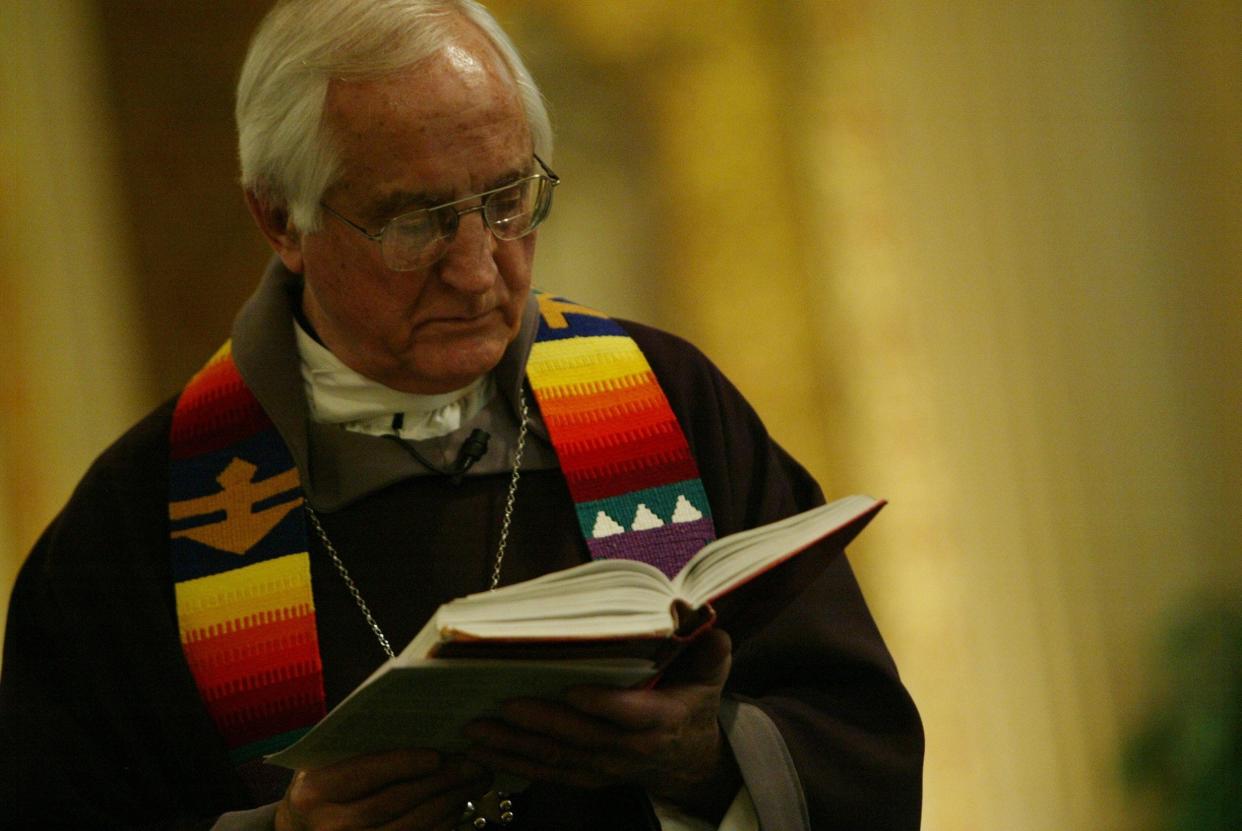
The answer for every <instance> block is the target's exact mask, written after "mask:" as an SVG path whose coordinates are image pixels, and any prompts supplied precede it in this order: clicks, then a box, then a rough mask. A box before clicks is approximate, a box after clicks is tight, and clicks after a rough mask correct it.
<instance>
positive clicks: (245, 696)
mask: <svg viewBox="0 0 1242 831" xmlns="http://www.w3.org/2000/svg"><path fill="white" fill-rule="evenodd" d="M207 710H208V712H209V713H211V717H212V719H214V720H215V722H216V725H217V726H218V727H219V728H220V730H221V732H222V733H223V734H224V741H225V744H227V745H228V747H229V748H230V749H232V748H237V747H241V746H243V745H247V744H250V743H251V742H257V741H259V740H261V739H266V738H270V737H272V736H276V735H279V734H281V733H287V732H289V731H290V730H296V729H298V728H304V727H308V726H310V725H312V724H314V723H315V722H317V721H318V720H319V719H321V718H323V692H322V687H321V684H320V680H319V675H318V673H317V672H315V673H312V672H310V671H309V670H307V671H304V672H300V673H297V674H294V673H288V674H287V677H284V678H281V679H279V680H277V681H274V682H271V683H265V684H264V685H263V686H262V687H256V688H254V689H248V690H241V691H239V692H237V693H233V694H231V695H228V696H225V697H222V698H217V699H215V700H213V701H209V702H207Z"/></svg>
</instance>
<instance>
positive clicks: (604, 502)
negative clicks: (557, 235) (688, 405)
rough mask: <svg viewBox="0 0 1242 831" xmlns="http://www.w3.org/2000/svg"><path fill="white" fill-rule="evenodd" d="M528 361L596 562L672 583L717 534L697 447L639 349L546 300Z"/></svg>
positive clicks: (587, 313)
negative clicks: (640, 569) (635, 566)
mask: <svg viewBox="0 0 1242 831" xmlns="http://www.w3.org/2000/svg"><path fill="white" fill-rule="evenodd" d="M537 299H538V301H539V311H540V321H539V331H538V334H537V335H536V336H535V343H534V345H533V346H532V348H531V353H530V358H529V359H528V360H527V364H526V378H527V380H528V381H529V382H530V386H531V389H532V390H533V391H534V393H535V398H536V400H537V401H538V402H539V411H540V413H542V415H543V420H544V423H545V425H546V426H547V428H548V434H549V436H550V438H551V439H552V446H553V447H554V448H555V450H556V454H557V458H558V459H559V461H560V464H561V470H562V471H563V473H564V474H565V479H566V480H567V482H568V483H569V492H570V495H571V496H572V497H573V500H574V503H575V506H576V508H577V514H578V524H579V527H580V528H581V530H582V535H583V537H584V538H585V539H586V542H587V547H588V548H589V549H590V551H591V556H592V557H594V558H596V559H599V558H625V559H632V560H642V561H644V562H648V563H651V564H652V565H654V566H656V567H657V568H659V569H660V570H661V571H663V572H664V573H665V574H667V575H669V576H670V577H671V576H672V575H674V574H676V573H677V572H678V571H680V570H681V567H682V566H684V565H685V564H686V561H687V560H689V559H690V558H691V557H692V556H694V554H695V552H697V551H698V550H699V549H700V548H702V547H703V546H704V545H706V544H707V543H709V542H711V541H712V540H713V539H715V537H716V530H715V526H714V525H713V523H712V517H711V508H710V506H709V505H708V502H707V494H706V492H705V491H704V490H703V483H702V481H701V480H700V479H699V469H698V465H697V464H695V461H694V457H693V456H691V455H690V446H689V444H687V442H686V437H685V434H684V433H683V432H682V429H681V426H680V425H679V424H678V423H677V417H676V416H675V415H674V414H673V411H672V409H671V408H670V407H669V404H668V399H667V398H666V397H665V395H664V391H663V390H661V389H660V385H659V383H658V382H657V381H656V378H655V375H654V374H653V373H652V371H651V366H650V365H649V364H648V363H647V359H646V358H645V357H644V356H643V354H642V352H641V351H640V350H639V348H638V345H637V344H636V343H634V341H633V340H632V339H631V338H630V336H629V335H627V334H626V333H625V330H624V329H622V328H621V327H620V326H619V325H618V324H617V323H616V322H615V321H613V320H612V319H610V318H608V317H607V316H606V315H604V314H602V313H600V312H597V311H594V310H592V309H589V308H586V307H584V306H579V305H577V304H575V303H571V302H569V301H567V300H564V299H562V298H558V297H552V296H551V295H547V294H539V295H537Z"/></svg>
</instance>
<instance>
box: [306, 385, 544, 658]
mask: <svg viewBox="0 0 1242 831" xmlns="http://www.w3.org/2000/svg"><path fill="white" fill-rule="evenodd" d="M518 409H519V411H520V413H521V417H522V423H521V425H520V426H519V427H518V439H517V447H515V448H514V451H513V474H512V475H511V476H510V477H509V494H508V496H507V497H506V498H505V513H504V518H503V520H502V521H501V523H500V541H499V542H498V543H497V544H496V559H495V561H494V562H493V564H492V578H491V582H490V584H489V585H488V591H491V590H492V589H495V588H496V587H497V586H498V585H500V569H501V566H502V565H504V561H505V549H506V548H507V547H508V545H509V525H510V524H511V523H512V522H513V505H514V501H515V500H516V499H517V487H518V479H519V478H520V477H521V474H522V451H524V450H525V449H526V424H527V421H528V420H529V419H528V418H527V410H526V395H525V393H524V392H523V391H522V390H521V389H520V388H519V389H518ZM303 505H304V507H305V508H306V517H307V519H309V520H310V524H311V527H312V528H314V529H315V534H316V535H317V536H318V537H319V541H320V542H322V543H323V547H324V550H325V551H327V552H328V556H329V557H331V558H332V564H333V565H335V566H336V570H337V572H338V573H339V574H340V575H341V579H342V580H344V581H345V587H346V588H347V589H349V593H350V595H351V596H352V597H353V598H354V602H355V603H356V604H358V608H359V609H360V610H361V611H362V616H363V617H364V618H366V621H367V625H368V626H370V627H371V631H372V632H374V633H375V638H376V640H378V641H379V645H380V646H381V647H382V648H383V650H384V654H385V655H387V656H388V657H389V658H395V657H396V653H394V652H393V651H392V646H391V645H390V644H389V643H388V638H386V637H385V636H384V630H383V629H381V628H380V625H379V623H377V622H376V620H375V616H374V615H373V614H371V608H370V607H369V606H368V605H367V602H366V601H365V600H363V599H362V592H361V591H359V590H358V584H357V583H355V582H354V580H353V578H352V577H350V576H349V569H347V568H345V563H344V562H342V561H341V557H340V555H339V554H337V552H336V546H335V545H333V544H332V540H331V539H329V538H328V532H327V531H325V530H324V529H323V524H322V523H321V522H320V521H319V515H318V514H317V513H315V510H314V508H312V507H311V506H310V503H309V502H305V501H304V502H303Z"/></svg>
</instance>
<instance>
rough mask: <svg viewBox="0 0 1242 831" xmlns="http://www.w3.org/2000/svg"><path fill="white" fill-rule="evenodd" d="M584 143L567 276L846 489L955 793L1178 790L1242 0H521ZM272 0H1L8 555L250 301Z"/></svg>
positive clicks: (1240, 331)
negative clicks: (1176, 744)
mask: <svg viewBox="0 0 1242 831" xmlns="http://www.w3.org/2000/svg"><path fill="white" fill-rule="evenodd" d="M490 5H491V7H492V8H493V10H494V11H495V12H496V14H497V16H498V17H499V18H500V20H501V21H502V23H504V24H505V25H506V26H507V27H508V28H509V30H510V32H511V33H512V34H513V36H514V38H515V40H516V41H517V43H518V45H519V47H520V48H521V49H522V51H523V52H524V54H525V55H526V57H527V59H528V61H529V63H530V65H531V67H532V69H533V71H534V73H535V76H536V78H537V79H538V80H539V81H540V82H541V84H542V86H543V87H544V92H545V94H546V96H547V97H548V99H549V103H550V106H551V110H552V114H553V121H554V125H555V126H556V128H557V131H558V148H557V152H556V154H555V157H554V160H553V163H552V164H553V167H554V168H555V169H556V170H557V172H558V173H559V174H561V176H562V177H563V179H564V185H563V186H562V187H561V188H560V189H559V190H558V192H557V200H558V202H557V205H556V208H555V210H554V212H553V218H552V220H551V221H550V222H549V224H548V225H547V226H545V228H544V230H542V231H541V232H540V233H541V239H540V254H539V259H538V261H537V268H536V281H537V283H539V284H540V285H542V286H543V287H545V288H548V289H552V290H555V291H558V292H562V293H565V294H569V295H571V296H573V297H575V298H576V299H579V300H581V301H583V302H587V303H591V304H595V305H601V306H603V307H605V308H608V309H609V310H611V311H612V312H613V313H615V314H618V315H621V316H627V317H632V318H635V319H639V320H643V321H645V322H649V323H654V324H656V325H660V326H663V327H665V328H668V329H671V330H673V331H676V332H678V333H679V334H682V335H684V336H686V337H688V338H690V339H691V340H693V341H695V342H696V343H697V344H698V345H699V346H701V347H702V348H703V349H704V350H705V351H706V352H707V353H708V354H709V355H711V356H712V357H713V358H714V359H715V360H716V362H717V363H718V364H719V365H720V366H721V367H722V368H723V369H724V370H725V371H726V373H727V374H729V375H730V377H731V378H732V379H733V380H734V381H735V382H736V383H737V384H738V386H739V387H740V388H741V389H742V390H743V392H744V393H746V395H747V396H748V397H749V398H750V399H751V401H752V402H753V403H754V404H755V406H756V407H757V409H758V410H759V411H760V413H761V414H762V415H763V416H764V417H765V419H766V421H767V423H768V425H769V427H770V428H771V430H772V432H773V433H774V434H775V435H776V437H777V438H778V439H779V440H780V441H781V442H782V443H783V444H785V445H786V446H787V447H788V448H789V449H791V450H792V451H793V453H794V454H795V455H796V456H797V457H798V458H800V459H801V460H803V461H804V463H806V464H807V465H808V466H809V467H810V468H811V469H812V471H813V472H814V473H815V474H816V475H817V477H818V478H819V480H820V481H821V483H822V484H823V485H824V488H825V490H826V491H827V492H828V493H829V494H830V495H841V494H844V493H848V492H854V491H865V492H869V493H873V494H876V495H880V496H885V497H887V498H888V499H889V500H890V501H891V503H892V504H891V506H890V507H889V508H888V509H887V510H886V511H885V513H884V514H883V515H882V516H881V519H880V520H879V521H877V523H876V524H875V525H874V526H873V528H872V530H869V531H868V533H867V534H866V535H865V539H864V540H861V541H860V542H859V544H858V545H856V546H855V547H854V548H853V549H852V552H851V553H852V559H853V562H854V565H855V568H856V569H857V571H858V572H859V575H860V578H861V580H862V581H863V584H864V589H865V590H866V592H867V594H868V597H869V599H870V601H871V604H872V607H873V610H874V611H875V614H876V617H877V619H878V621H879V623H880V626H881V628H882V630H883V631H884V633H885V635H886V637H887V639H888V642H889V645H890V647H891V648H892V650H893V652H894V654H895V656H896V658H897V660H898V664H899V666H900V667H901V670H902V673H903V676H904V677H905V679H906V681H907V684H908V685H909V687H910V688H911V690H912V692H913V694H914V696H915V698H916V700H917V701H918V703H919V705H920V708H921V711H922V713H923V717H924V720H925V722H926V728H927V735H928V756H927V771H926V803H925V810H924V816H925V822H924V827H925V828H927V829H932V831H974V830H975V829H978V830H979V831H984V829H1010V830H1012V831H1027V830H1028V829H1029V830H1030V831H1035V829H1091V830H1092V831H1095V830H1096V829H1131V828H1147V827H1154V824H1153V823H1154V819H1153V816H1154V815H1153V813H1152V811H1153V809H1154V807H1155V806H1154V804H1153V800H1152V799H1151V798H1150V797H1144V796H1142V795H1135V794H1131V793H1129V792H1127V791H1126V790H1125V789H1124V788H1123V787H1122V785H1121V777H1120V773H1119V762H1118V759H1119V755H1120V753H1121V748H1122V746H1123V744H1124V742H1125V740H1126V737H1127V736H1128V735H1130V734H1132V732H1133V731H1134V729H1135V726H1136V724H1137V723H1138V722H1139V721H1140V720H1141V719H1142V717H1143V716H1144V714H1145V713H1147V712H1149V711H1150V709H1151V708H1152V707H1153V706H1157V705H1158V703H1159V701H1160V695H1161V693H1162V691H1164V689H1165V687H1166V686H1167V681H1168V679H1167V678H1165V677H1164V675H1163V674H1162V673H1161V671H1160V655H1159V652H1158V646H1159V642H1160V639H1161V638H1162V637H1163V634H1164V632H1165V631H1166V630H1167V628H1168V627H1169V625H1170V624H1171V623H1172V622H1173V621H1175V620H1177V619H1179V617H1180V616H1182V615H1184V614H1186V613H1187V610H1188V609H1192V608H1194V607H1195V605H1196V604H1203V603H1207V602H1209V600H1210V599H1211V598H1214V597H1225V598H1229V599H1230V600H1232V601H1234V602H1236V601H1237V598H1239V597H1240V596H1242V556H1240V554H1242V552H1240V551H1239V542H1240V541H1242V504H1240V503H1242V499H1240V495H1242V487H1240V485H1242V475H1240V471H1242V431H1239V429H1238V426H1237V421H1238V417H1239V414H1240V413H1242V207H1240V206H1242V90H1240V89H1239V82H1240V81H1242V36H1240V35H1242V3H1240V2H1238V1H1237V0H1221V1H1220V2H1210V1H1209V0H1203V1H1202V2H1193V0H1183V1H1182V2H1172V1H1170V2H1160V3H1138V2H1133V0H1054V2H1047V3H1037V4H1036V3H981V2H973V1H972V0H941V1H940V2H926V0H904V1H903V2H889V3H873V2H865V0H841V2H802V3H796V2H795V3H769V2H761V1H760V0H723V2H722V0H717V2H711V3H709V2H705V1H704V0H683V2H677V3H671V2H664V1H663V0H625V2H620V0H611V1H610V2H584V1H583V0H524V2H518V0H504V2H499V0H498V1H497V2H493V3H491V4H490ZM264 6H265V4H263V3H257V2H243V0H217V1H216V2H211V3H206V2H203V3H175V2H170V1H169V0H158V1H157V0H108V2H102V1H101V2H88V1H87V0H2V2H0V9H2V11H0V38H2V40H0V48H2V50H3V55H4V58H3V61H0V73H2V76H0V80H2V86H0V162H2V168H0V235H2V240H3V244H2V245H0V349H2V350H3V351H2V354H3V355H4V357H5V369H4V372H3V376H2V378H3V386H2V387H0V584H2V585H3V586H4V587H5V592H4V594H5V595H6V596H7V586H8V585H9V583H10V582H11V579H12V577H13V576H14V575H15V574H16V571H17V568H18V567H19V565H20V562H21V560H22V558H23V557H24V555H25V553H26V551H27V550H28V549H29V547H30V545H31V544H32V543H33V541H34V539H35V538H36V537H37V535H38V534H39V533H40V532H41V530H42V529H43V527H44V526H45V525H46V524H47V522H48V521H49V520H50V518H51V517H52V516H53V515H54V514H55V512H56V511H57V510H58V509H59V507H60V506H61V505H62V504H63V503H64V500H65V499H66V498H67V496H68V494H69V493H70V491H71V489H72V487H73V485H74V483H75V482H76V480H77V479H78V477H79V476H80V475H81V473H82V472H83V470H84V469H85V467H86V465H87V464H89V462H90V460H91V459H92V458H93V457H94V456H95V455H96V454H97V453H98V452H99V451H100V450H102V449H103V448H104V447H105V446H106V445H107V443H109V442H110V441H111V440H112V439H113V438H115V437H116V436H117V435H118V434H119V433H120V432H121V431H122V430H123V429H124V428H125V427H126V426H127V425H128V424H129V423H131V422H132V421H134V420H135V419H136V418H137V417H139V416H140V415H141V414H142V413H143V412H145V411H146V410H147V409H149V408H150V407H152V406H153V405H154V404H156V403H157V402H159V401H160V400H162V399H164V398H166V397H168V396H169V395H172V394H173V393H174V392H175V391H176V390H177V389H178V388H179V386H180V384H181V383H182V382H183V381H184V380H185V379H186V378H187V377H188V376H189V374H190V373H191V372H192V371H193V370H194V369H195V368H196V367H197V366H198V365H200V364H201V363H202V361H203V360H204V359H205V358H206V357H208V356H209V354H210V352H211V351H212V350H213V348H214V347H215V346H216V345H217V344H218V343H219V342H220V341H221V340H222V339H223V338H224V337H225V336H226V335H227V330H228V325H229V322H230V320H231V317H232V314H233V312H234V310H235V309H236V308H237V306H238V305H239V304H240V302H241V301H242V300H243V299H244V298H245V297H246V296H247V294H248V293H249V292H250V290H251V289H252V288H253V286H254V284H255V281H256V279H257V277H258V274H259V272H260V270H261V269H262V267H263V265H264V262H265V260H266V249H265V247H264V244H263V243H262V241H261V239H260V237H259V235H258V234H257V232H255V231H254V230H253V229H252V228H251V226H250V221H249V218H248V216H247V215H246V212H245V209H244V206H243V204H242V201H241V198H240V196H239V194H238V191H237V187H236V184H235V181H236V172H235V150H234V145H233V128H232V119H231V107H232V102H231V90H232V85H233V83H234V80H235V77H236V73H237V70H238V67H239V65H240V61H241V57H242V54H243V52H244V50H245V45H246V40H247V38H248V35H249V32H250V31H251V30H252V28H253V26H254V24H255V22H256V21H257V19H258V17H259V16H260V15H261V13H262V11H263V8H264Z"/></svg>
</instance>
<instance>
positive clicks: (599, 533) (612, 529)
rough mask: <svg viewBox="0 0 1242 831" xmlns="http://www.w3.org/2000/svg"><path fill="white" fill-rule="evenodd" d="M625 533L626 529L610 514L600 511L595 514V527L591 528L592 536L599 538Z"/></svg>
mask: <svg viewBox="0 0 1242 831" xmlns="http://www.w3.org/2000/svg"><path fill="white" fill-rule="evenodd" d="M624 533H625V529H624V528H622V527H621V525H620V524H619V523H618V522H617V521H616V520H615V519H613V518H612V517H610V516H608V514H606V513H604V512H603V511H600V512H599V513H598V514H596V515H595V527H594V528H592V529H591V536H592V537H593V538H594V539H597V540H599V539H603V538H604V537H613V536H616V535H617V534H624Z"/></svg>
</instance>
